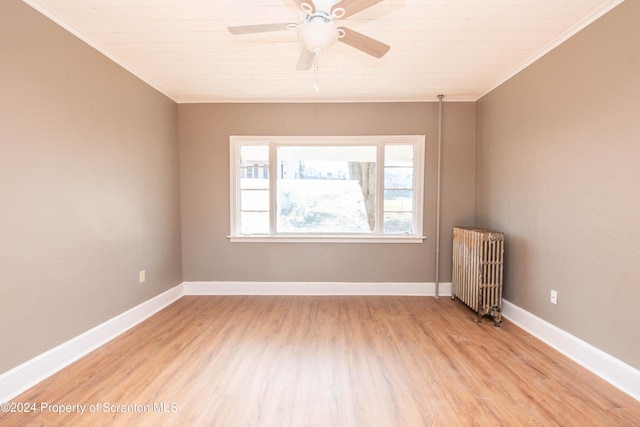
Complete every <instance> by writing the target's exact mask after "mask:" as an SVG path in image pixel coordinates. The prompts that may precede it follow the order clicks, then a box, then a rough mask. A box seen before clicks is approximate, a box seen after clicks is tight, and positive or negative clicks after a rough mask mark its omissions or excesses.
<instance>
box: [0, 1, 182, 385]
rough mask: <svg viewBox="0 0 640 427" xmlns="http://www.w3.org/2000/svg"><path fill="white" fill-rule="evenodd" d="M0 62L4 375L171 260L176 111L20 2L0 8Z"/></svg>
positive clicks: (111, 306)
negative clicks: (140, 276) (141, 275)
mask: <svg viewBox="0 0 640 427" xmlns="http://www.w3.org/2000/svg"><path fill="white" fill-rule="evenodd" d="M0 58H1V61H2V65H1V66H0V206H1V208H0V272H1V277H0V337H1V341H2V344H0V346H1V350H0V373H2V372H5V371H6V370H8V369H10V368H12V367H14V366H16V365H18V364H20V363H22V362H25V361H26V360H28V359H30V358H31V357H33V356H36V355H38V354H40V353H42V352H44V351H46V350H48V349H50V348H52V347H54V346H56V345H58V344H60V343H62V342H64V341H66V340H68V339H70V338H72V337H74V336H76V335H78V334H80V333H82V332H84V331H86V330H88V329H90V328H92V327H94V326H96V325H98V324H100V323H102V322H104V321H105V320H107V319H110V318H112V317H114V316H115V315H117V314H119V313H122V312H124V311H126V310H127V309H129V308H131V307H133V306H135V305H137V304H139V303H141V302H143V301H145V300H148V299H149V298H151V297H153V296H155V295H157V294H159V293H161V292H163V291H164V290H166V289H168V288H170V287H173V286H175V285H177V284H179V283H180V282H181V265H180V228H179V220H180V218H179V197H178V160H177V154H178V153H177V136H176V105H175V103H173V102H172V101H171V100H169V99H167V98H166V97H164V96H162V95H160V94H159V93H158V92H157V91H155V90H153V89H151V88H150V87H148V86H147V85H145V84H143V83H142V82H141V81H139V80H138V79H136V78H135V77H133V76H132V75H131V74H129V73H127V72H126V71H124V70H123V69H121V68H120V67H118V66H117V65H115V64H114V63H112V62H111V61H109V60H108V59H106V58H105V57H104V56H102V55H101V54H99V53H97V52H96V51H94V50H93V49H92V48H90V47H89V46H87V45H86V44H85V43H83V42H81V41H80V40H78V39H77V38H75V37H73V36H72V35H70V34H69V33H67V32H66V31H64V30H63V29H61V28H60V27H58V26H57V25H55V24H54V23H52V22H51V21H50V20H48V19H46V18H45V17H43V16H41V15H40V14H39V13H38V12H36V11H34V10H33V9H31V8H30V7H28V6H27V5H25V4H24V3H22V2H20V1H18V0H3V1H1V2H0ZM141 269H146V272H147V282H146V283H145V284H143V285H141V284H138V271H139V270H141Z"/></svg>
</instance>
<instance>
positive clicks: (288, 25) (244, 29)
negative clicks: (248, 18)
mask: <svg viewBox="0 0 640 427" xmlns="http://www.w3.org/2000/svg"><path fill="white" fill-rule="evenodd" d="M297 25H298V24H295V23H292V22H281V23H279V24H256V25H240V26H237V27H227V29H228V30H229V32H230V33H231V34H252V33H266V32H269V31H283V30H291V29H294V28H295V27H297Z"/></svg>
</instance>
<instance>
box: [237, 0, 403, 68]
mask: <svg viewBox="0 0 640 427" xmlns="http://www.w3.org/2000/svg"><path fill="white" fill-rule="evenodd" d="M293 1H294V3H296V5H297V6H298V7H299V8H300V10H301V11H302V12H303V13H304V16H303V17H302V18H301V20H300V22H297V23H296V22H284V23H275V24H257V25H241V26H236V27H228V29H229V32H231V34H251V33H264V32H269V31H283V30H296V29H297V31H298V40H299V41H300V42H302V49H301V51H300V56H299V58H298V63H297V65H296V69H297V70H308V69H310V68H311V66H312V65H313V64H314V62H315V63H316V65H317V58H318V55H319V54H320V53H321V52H324V51H326V50H328V49H329V48H330V47H331V46H332V45H333V44H334V43H335V42H336V41H341V42H342V43H345V44H347V45H349V46H351V47H354V48H356V49H358V50H360V51H362V52H364V53H367V54H369V55H371V56H373V57H376V58H382V57H383V56H384V55H385V54H386V53H387V52H388V51H389V49H390V46H389V45H387V44H385V43H382V42H380V41H378V40H375V39H372V38H371V37H368V36H365V35H364V34H361V33H359V32H357V31H354V30H351V29H349V28H346V27H342V26H338V23H337V20H339V19H344V18H348V17H349V16H351V15H353V14H355V13H358V12H360V11H362V10H364V9H367V8H369V7H371V6H373V5H375V4H377V3H380V2H381V1H382V0H293Z"/></svg>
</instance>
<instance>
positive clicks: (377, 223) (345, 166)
mask: <svg viewBox="0 0 640 427" xmlns="http://www.w3.org/2000/svg"><path fill="white" fill-rule="evenodd" d="M423 145H424V137H423V136H385V137H369V136H367V137H299V138H294V137H278V138H274V137H240V136H238V137H232V138H231V159H232V163H231V165H232V167H231V172H232V177H231V187H232V188H231V198H232V203H231V223H232V224H231V225H232V228H231V237H242V236H252V237H256V236H264V237H277V236H316V237H318V236H331V237H341V236H349V237H358V236H360V237H371V236H396V237H398V236H412V237H417V236H420V237H421V233H422V224H421V222H422V176H423V173H422V165H423V160H422V156H423V149H424V147H423Z"/></svg>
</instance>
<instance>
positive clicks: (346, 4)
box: [331, 0, 382, 19]
mask: <svg viewBox="0 0 640 427" xmlns="http://www.w3.org/2000/svg"><path fill="white" fill-rule="evenodd" d="M381 1H382V0H342V1H340V2H338V4H336V5H335V6H333V7H332V8H331V11H332V12H333V11H334V10H335V9H336V8H342V9H344V12H345V13H344V16H341V17H340V18H341V19H344V18H348V17H350V16H351V15H354V14H356V13H358V12H360V11H361V10H365V9H367V8H369V7H371V6H373V5H375V4H378V3H380V2H381Z"/></svg>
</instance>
